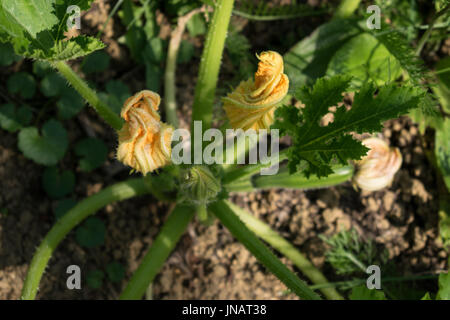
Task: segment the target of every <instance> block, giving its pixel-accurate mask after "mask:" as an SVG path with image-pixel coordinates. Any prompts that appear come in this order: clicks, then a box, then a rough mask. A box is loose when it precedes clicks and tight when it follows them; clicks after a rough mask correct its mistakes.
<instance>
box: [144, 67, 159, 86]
mask: <svg viewBox="0 0 450 320" xmlns="http://www.w3.org/2000/svg"><path fill="white" fill-rule="evenodd" d="M161 77H162V71H161V68H160V67H159V66H157V65H155V64H152V63H146V64H145V83H146V86H147V88H148V89H149V90H152V91H155V92H158V91H159V87H160V86H161V80H160V79H161Z"/></svg>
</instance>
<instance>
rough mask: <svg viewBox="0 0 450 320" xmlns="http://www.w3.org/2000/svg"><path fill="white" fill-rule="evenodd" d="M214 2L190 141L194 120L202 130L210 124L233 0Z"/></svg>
mask: <svg viewBox="0 0 450 320" xmlns="http://www.w3.org/2000/svg"><path fill="white" fill-rule="evenodd" d="M216 3H217V4H216V7H215V10H214V15H213V17H212V19H211V23H210V26H209V29H208V34H207V36H206V41H205V48H204V49H203V54H202V59H201V62H200V69H199V73H198V80H197V85H196V87H195V95H194V104H193V107H192V108H193V109H192V127H191V135H192V140H191V141H195V137H194V130H193V124H194V121H199V120H200V121H202V123H203V130H206V129H208V128H209V127H210V126H211V122H212V109H213V103H214V97H215V92H216V87H217V80H218V77H219V69H220V63H221V60H222V53H223V48H224V46H225V39H226V36H227V31H228V24H229V22H230V17H231V12H232V10H233V4H234V0H218V1H217V2H216Z"/></svg>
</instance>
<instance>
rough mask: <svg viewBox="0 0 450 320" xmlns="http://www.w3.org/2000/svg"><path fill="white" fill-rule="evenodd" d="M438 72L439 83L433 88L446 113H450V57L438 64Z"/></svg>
mask: <svg viewBox="0 0 450 320" xmlns="http://www.w3.org/2000/svg"><path fill="white" fill-rule="evenodd" d="M436 72H437V76H438V79H439V83H438V85H437V86H433V87H432V88H433V91H434V92H435V93H436V95H437V97H438V98H439V102H440V103H441V105H442V108H443V109H444V111H446V112H447V113H450V57H446V58H444V59H442V60H440V61H439V62H438V63H437V64H436Z"/></svg>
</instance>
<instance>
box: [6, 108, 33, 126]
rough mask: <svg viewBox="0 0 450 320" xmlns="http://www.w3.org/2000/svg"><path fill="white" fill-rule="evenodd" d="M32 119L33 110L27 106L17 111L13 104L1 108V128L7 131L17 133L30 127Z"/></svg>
mask: <svg viewBox="0 0 450 320" xmlns="http://www.w3.org/2000/svg"><path fill="white" fill-rule="evenodd" d="M32 117H33V114H32V112H31V109H30V107H28V106H26V105H24V106H21V107H19V108H17V109H16V107H15V106H14V105H13V104H11V103H7V104H4V105H1V106H0V127H1V128H2V129H4V130H6V131H9V132H16V131H17V130H19V129H21V128H22V127H24V126H26V125H28V124H29V123H30V121H31V118H32Z"/></svg>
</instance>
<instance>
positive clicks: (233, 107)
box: [222, 51, 289, 131]
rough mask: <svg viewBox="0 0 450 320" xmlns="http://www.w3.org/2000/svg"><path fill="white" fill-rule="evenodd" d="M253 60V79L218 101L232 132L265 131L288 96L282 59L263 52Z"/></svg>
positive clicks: (273, 54)
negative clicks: (254, 70)
mask: <svg viewBox="0 0 450 320" xmlns="http://www.w3.org/2000/svg"><path fill="white" fill-rule="evenodd" d="M257 57H258V59H259V60H260V61H259V63H258V70H257V71H256V73H255V79H251V78H250V79H248V80H247V81H242V82H241V83H240V84H239V86H238V87H237V88H236V89H235V90H234V91H233V92H232V93H229V94H228V95H227V97H224V98H222V101H223V103H224V106H223V107H224V109H225V112H226V114H227V117H228V119H229V120H230V123H231V126H232V127H233V128H234V129H238V128H241V129H243V130H247V129H255V130H256V131H258V130H259V129H269V128H270V126H271V124H272V123H273V120H274V119H273V114H274V112H275V109H276V107H277V105H278V104H279V103H280V102H281V100H283V98H284V97H285V96H286V94H287V92H288V88H289V79H288V77H287V76H286V75H285V74H284V73H283V70H284V66H283V57H282V56H281V55H279V54H278V53H277V52H275V51H265V52H262V53H261V54H260V55H259V56H257Z"/></svg>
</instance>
